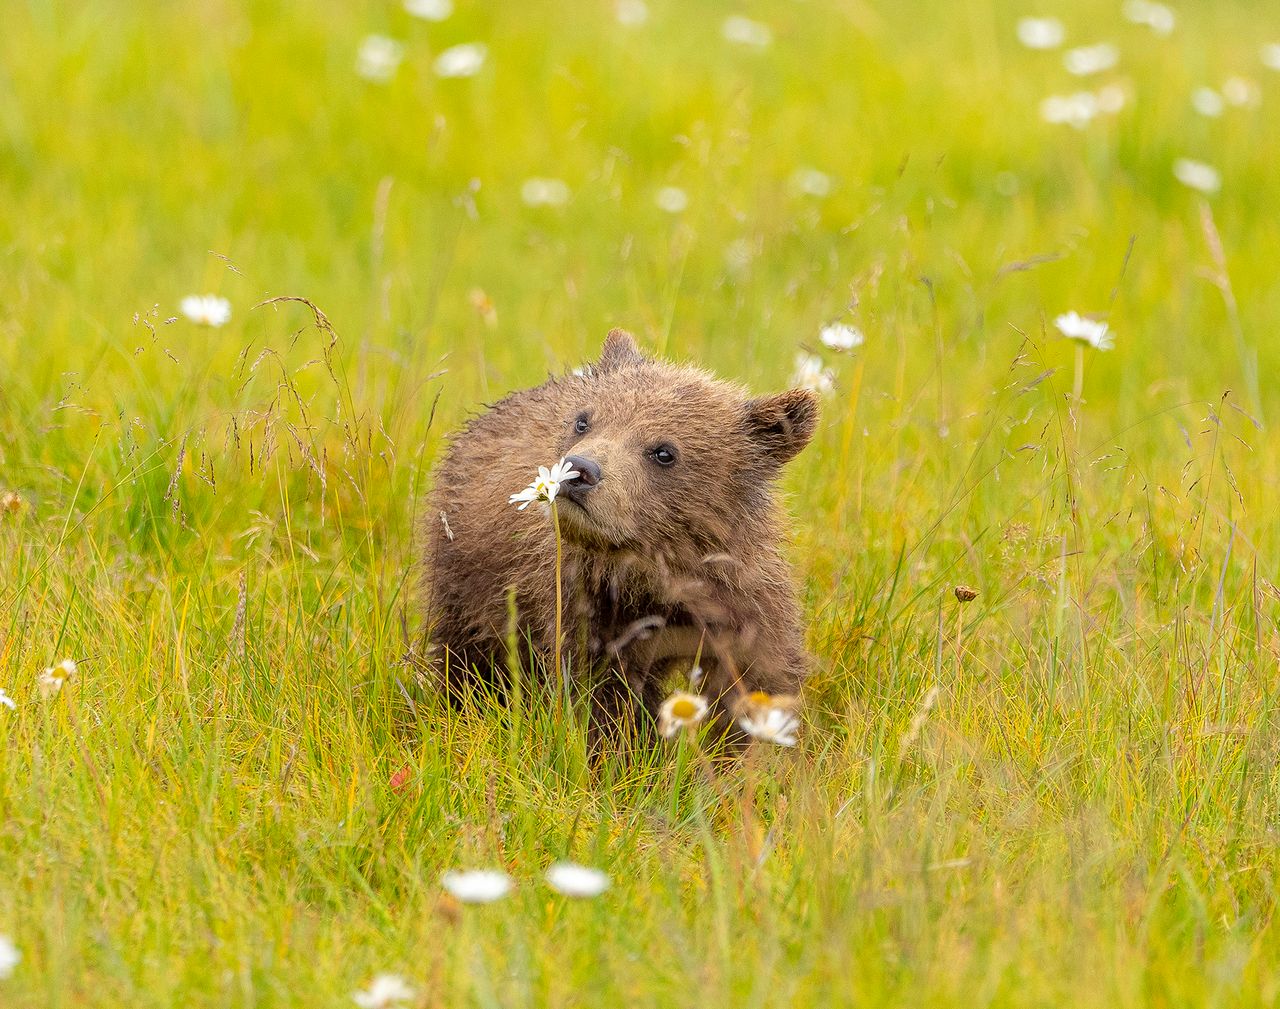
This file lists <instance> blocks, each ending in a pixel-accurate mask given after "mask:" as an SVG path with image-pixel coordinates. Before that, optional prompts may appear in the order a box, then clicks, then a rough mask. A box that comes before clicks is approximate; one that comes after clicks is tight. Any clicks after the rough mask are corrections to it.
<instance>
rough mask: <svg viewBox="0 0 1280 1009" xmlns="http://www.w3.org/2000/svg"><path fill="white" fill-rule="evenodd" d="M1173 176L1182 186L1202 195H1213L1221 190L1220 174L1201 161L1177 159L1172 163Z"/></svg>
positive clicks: (1211, 166)
mask: <svg viewBox="0 0 1280 1009" xmlns="http://www.w3.org/2000/svg"><path fill="white" fill-rule="evenodd" d="M1173 175H1174V178H1176V179H1177V180H1178V181H1179V182H1181V183H1182V184H1183V185H1184V186H1190V187H1191V188H1192V189H1197V190H1199V191H1200V192H1202V193H1206V194H1208V195H1213V194H1214V193H1216V192H1217V191H1218V190H1219V189H1221V188H1222V174H1221V173H1220V172H1219V171H1218V170H1217V169H1216V168H1214V167H1213V165H1206V164H1205V163H1204V162H1203V161H1196V160H1194V159H1192V158H1179V159H1178V160H1177V161H1175V162H1174V163H1173Z"/></svg>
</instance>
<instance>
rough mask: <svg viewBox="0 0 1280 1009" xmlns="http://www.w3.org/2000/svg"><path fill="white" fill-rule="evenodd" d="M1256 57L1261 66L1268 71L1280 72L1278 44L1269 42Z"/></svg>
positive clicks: (1279, 45) (1279, 48)
mask: <svg viewBox="0 0 1280 1009" xmlns="http://www.w3.org/2000/svg"><path fill="white" fill-rule="evenodd" d="M1258 55H1259V56H1260V57H1261V59H1262V65H1263V66H1264V67H1266V68H1267V69H1269V70H1280V42H1269V43H1267V45H1265V46H1263V47H1262V49H1261V50H1260V51H1259V53H1258Z"/></svg>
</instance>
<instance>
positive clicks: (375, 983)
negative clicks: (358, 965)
mask: <svg viewBox="0 0 1280 1009" xmlns="http://www.w3.org/2000/svg"><path fill="white" fill-rule="evenodd" d="M415 994H417V993H416V992H415V991H414V990H413V989H412V988H410V987H409V984H408V982H406V981H405V979H404V978H402V977H401V976H400V975H399V974H379V975H377V976H376V977H374V979H373V980H372V981H370V982H369V987H368V988H366V989H365V990H364V991H358V992H354V993H353V994H352V996H351V998H352V999H353V1000H354V1002H355V1004H356V1005H358V1006H360V1009H395V1007H396V1006H399V1005H404V1003H406V1002H408V1001H410V1000H411V999H412V998H413V997H414V995H415Z"/></svg>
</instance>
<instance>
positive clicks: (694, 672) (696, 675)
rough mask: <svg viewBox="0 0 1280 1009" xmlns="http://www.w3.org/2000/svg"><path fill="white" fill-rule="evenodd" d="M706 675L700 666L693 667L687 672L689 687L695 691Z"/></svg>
mask: <svg viewBox="0 0 1280 1009" xmlns="http://www.w3.org/2000/svg"><path fill="white" fill-rule="evenodd" d="M706 677H707V673H706V670H704V669H703V668H702V667H701V666H694V667H693V668H692V669H690V670H689V685H690V686H691V687H693V689H694V690H697V689H698V688H699V687H701V686H702V681H703V680H704V679H706Z"/></svg>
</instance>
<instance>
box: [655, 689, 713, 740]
mask: <svg viewBox="0 0 1280 1009" xmlns="http://www.w3.org/2000/svg"><path fill="white" fill-rule="evenodd" d="M707 711H708V705H707V701H706V698H704V697H701V696H699V695H698V694H689V693H686V692H685V691H683V690H677V691H676V692H675V693H674V694H672V695H671V696H670V697H668V698H667V699H666V700H665V701H663V702H662V707H660V708H659V709H658V734H659V735H660V736H662V738H663V739H670V738H671V737H672V736H674V735H675V734H676V733H677V732H679V731H680V730H681V729H691V728H693V727H694V726H695V725H697V724H698V723H699V722H701V721H702V720H703V719H704V718H706V717H707Z"/></svg>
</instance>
